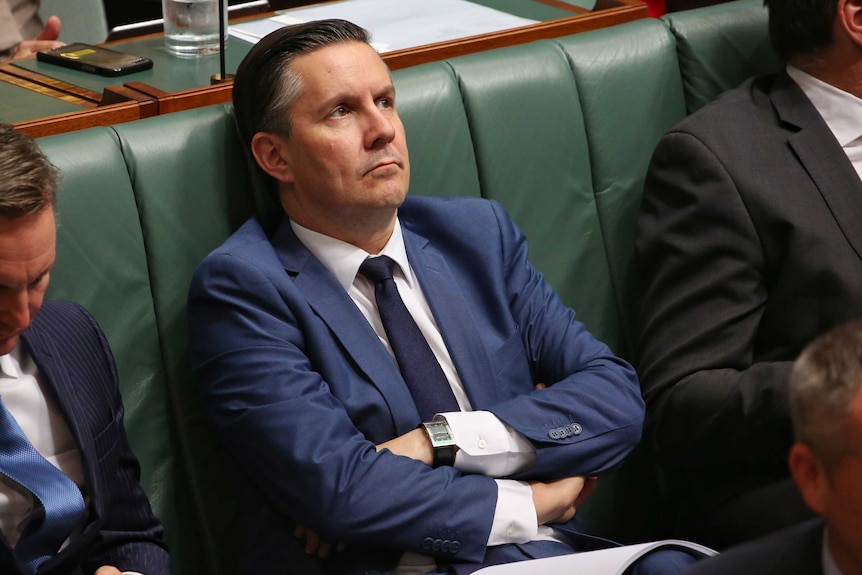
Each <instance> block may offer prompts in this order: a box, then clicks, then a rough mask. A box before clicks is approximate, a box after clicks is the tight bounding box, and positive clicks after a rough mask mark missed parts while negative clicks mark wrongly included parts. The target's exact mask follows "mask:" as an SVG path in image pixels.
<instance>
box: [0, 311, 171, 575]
mask: <svg viewBox="0 0 862 575" xmlns="http://www.w3.org/2000/svg"><path fill="white" fill-rule="evenodd" d="M22 342H23V344H24V346H25V348H26V349H27V351H28V353H29V354H30V356H31V357H32V358H33V360H34V361H35V363H36V365H37V366H38V368H39V372H40V374H41V376H42V380H43V382H44V384H45V386H46V391H47V392H48V393H53V394H54V397H55V399H56V400H57V405H58V406H59V408H60V411H61V412H62V414H63V416H64V418H65V420H66V423H67V424H68V426H69V430H70V431H71V433H72V435H73V436H74V438H75V441H76V442H77V443H78V445H79V447H80V450H81V459H82V465H83V470H84V479H85V488H84V489H85V495H86V496H88V497H89V500H90V503H89V507H88V509H87V511H88V523H87V525H86V526H85V528H84V530H83V532H82V533H81V534H80V535H79V536H78V537H77V538H75V540H74V541H72V543H71V544H70V545H68V546H67V547H66V548H65V549H64V550H63V551H62V552H60V553H59V554H58V555H57V556H56V557H54V558H53V559H51V560H50V561H48V562H46V563H45V564H43V565H42V567H41V569H39V574H40V575H43V574H44V575H60V574H63V575H79V574H80V575H83V574H90V573H93V572H94V570H95V569H96V568H98V567H100V566H102V565H113V566H115V567H117V568H119V569H120V570H121V571H126V570H127V571H138V572H140V573H144V574H145V575H168V573H169V571H168V562H169V561H168V554H167V551H166V549H165V547H164V545H163V544H162V542H161V535H162V527H161V525H160V524H159V522H158V520H157V519H156V518H155V516H153V513H152V510H151V509H150V504H149V502H148V500H147V497H146V495H145V494H144V491H143V489H141V486H140V484H139V476H140V468H139V466H138V461H137V459H136V458H135V456H134V454H133V453H132V450H131V448H130V447H129V444H128V441H127V440H126V434H125V431H124V429H123V405H122V401H121V398H120V391H119V387H118V378H117V370H116V366H115V365H114V358H113V356H112V355H111V351H110V348H109V347H108V342H107V341H106V340H105V337H104V335H103V334H102V331H101V329H99V326H98V325H97V324H96V322H95V320H94V319H93V318H92V317H91V316H90V315H89V314H88V313H87V312H86V311H85V310H84V309H83V308H82V307H80V306H78V305H77V304H73V303H69V302H59V301H46V302H45V303H44V304H43V306H42V309H41V310H40V311H39V313H38V314H36V316H35V318H34V319H33V323H32V324H31V325H30V327H29V328H28V329H27V331H26V332H25V333H24V334H23V335H22ZM0 539H2V541H0V572H2V573H4V574H7V573H10V574H11V573H22V574H23V573H25V571H23V570H21V568H20V567H19V565H18V564H17V562H16V560H15V557H14V555H13V553H12V549H11V547H10V546H9V544H8V543H7V542H6V539H5V538H3V537H2V536H0Z"/></svg>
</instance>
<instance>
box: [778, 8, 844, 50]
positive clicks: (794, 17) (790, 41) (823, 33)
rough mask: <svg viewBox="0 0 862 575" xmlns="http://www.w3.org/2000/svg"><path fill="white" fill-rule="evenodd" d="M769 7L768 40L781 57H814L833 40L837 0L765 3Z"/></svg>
mask: <svg viewBox="0 0 862 575" xmlns="http://www.w3.org/2000/svg"><path fill="white" fill-rule="evenodd" d="M763 4H764V5H765V6H768V7H769V40H770V42H771V43H772V48H773V49H774V50H775V52H776V53H777V54H778V57H779V58H781V59H782V60H784V61H785V62H788V61H789V60H790V59H791V58H792V57H793V56H796V55H802V54H813V53H815V52H817V51H818V50H821V49H823V48H826V47H827V46H829V45H831V44H832V42H833V41H834V37H833V26H834V25H835V17H836V16H837V15H838V0H764V1H763Z"/></svg>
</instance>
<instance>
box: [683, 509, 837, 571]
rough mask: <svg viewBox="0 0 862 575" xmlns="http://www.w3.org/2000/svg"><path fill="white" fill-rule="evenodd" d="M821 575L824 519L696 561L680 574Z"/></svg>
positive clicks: (808, 522)
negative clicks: (796, 574)
mask: <svg viewBox="0 0 862 575" xmlns="http://www.w3.org/2000/svg"><path fill="white" fill-rule="evenodd" d="M788 573H798V574H800V575H821V574H822V573H823V521H822V520H820V519H814V520H812V521H806V522H805V523H802V524H800V525H797V526H794V527H790V528H788V529H784V530H783V531H779V532H778V533H775V534H773V535H770V536H768V537H764V538H762V539H758V540H757V541H752V542H751V543H746V544H745V545H740V546H739V547H734V548H733V549H731V550H729V551H725V552H724V553H721V554H720V555H716V556H715V557H711V558H709V559H705V560H703V561H699V562H698V563H695V564H694V566H693V567H692V568H691V569H689V570H687V571H685V572H684V573H683V575H736V574H744V575H787V574H788Z"/></svg>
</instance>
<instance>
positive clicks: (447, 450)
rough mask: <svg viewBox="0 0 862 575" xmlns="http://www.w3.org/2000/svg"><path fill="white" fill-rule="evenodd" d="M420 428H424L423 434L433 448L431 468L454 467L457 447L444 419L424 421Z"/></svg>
mask: <svg viewBox="0 0 862 575" xmlns="http://www.w3.org/2000/svg"><path fill="white" fill-rule="evenodd" d="M420 427H424V428H425V433H427V434H428V438H429V439H430V440H431V447H433V448H434V463H433V466H434V467H440V466H441V465H455V452H456V451H458V446H457V445H455V437H454V436H453V435H452V429H451V428H450V427H449V423H448V422H447V421H446V420H445V419H437V420H434V421H426V422H424V423H422V424H420Z"/></svg>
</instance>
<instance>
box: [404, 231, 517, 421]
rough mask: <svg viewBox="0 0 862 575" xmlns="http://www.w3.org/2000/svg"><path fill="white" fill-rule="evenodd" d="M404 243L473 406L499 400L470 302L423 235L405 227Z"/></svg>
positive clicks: (487, 404)
mask: <svg viewBox="0 0 862 575" xmlns="http://www.w3.org/2000/svg"><path fill="white" fill-rule="evenodd" d="M404 243H405V246H406V248H407V258H408V259H409V260H410V266H411V267H412V268H413V271H414V272H415V273H416V277H417V278H418V279H419V284H420V285H421V286H422V291H423V293H424V294H425V299H427V300H428V305H429V307H430V308H431V313H432V314H433V315H434V320H435V321H436V322H437V327H438V329H439V330H440V333H441V334H442V336H443V341H444V342H445V343H446V349H448V350H449V355H450V356H451V357H452V361H453V362H454V364H455V369H456V370H457V371H458V375H459V376H460V377H461V382H462V383H463V385H464V388H465V389H466V391H467V396H468V397H469V398H470V403H471V405H472V407H473V409H477V410H478V409H485V408H487V407H489V406H491V405H494V404H496V403H499V401H500V398H499V397H498V395H497V386H495V385H493V381H492V380H493V377H494V371H493V366H492V365H491V359H490V356H489V354H488V350H487V349H486V348H485V346H484V343H483V341H482V339H481V338H480V337H476V335H477V334H478V333H479V329H478V327H477V326H476V323H475V321H474V320H473V312H472V306H471V305H468V303H467V301H466V300H465V298H464V294H463V293H462V292H461V290H460V289H459V288H458V282H457V280H456V278H455V276H454V275H453V274H452V272H451V270H450V269H449V266H448V265H447V264H446V261H445V259H444V258H443V256H442V255H441V254H440V253H439V252H438V251H436V249H435V248H434V246H433V245H431V244H430V242H429V241H428V240H427V239H426V238H424V237H422V236H420V235H418V234H415V233H413V232H411V231H410V230H408V229H406V228H405V229H404Z"/></svg>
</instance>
